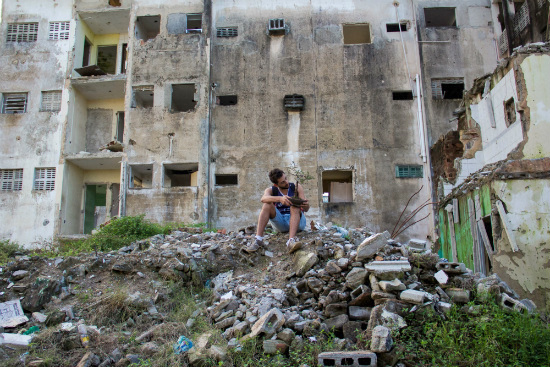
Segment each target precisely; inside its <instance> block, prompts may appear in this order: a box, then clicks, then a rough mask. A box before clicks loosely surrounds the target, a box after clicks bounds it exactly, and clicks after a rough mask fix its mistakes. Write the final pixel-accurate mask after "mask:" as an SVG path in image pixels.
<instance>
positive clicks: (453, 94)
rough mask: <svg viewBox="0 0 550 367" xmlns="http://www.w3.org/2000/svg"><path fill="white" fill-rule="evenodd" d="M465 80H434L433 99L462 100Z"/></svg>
mask: <svg viewBox="0 0 550 367" xmlns="http://www.w3.org/2000/svg"><path fill="white" fill-rule="evenodd" d="M463 93H464V79H463V78H448V79H432V97H433V99H462V95H463Z"/></svg>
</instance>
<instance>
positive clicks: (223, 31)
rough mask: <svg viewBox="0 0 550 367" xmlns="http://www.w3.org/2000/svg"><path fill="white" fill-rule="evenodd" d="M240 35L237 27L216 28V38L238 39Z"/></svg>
mask: <svg viewBox="0 0 550 367" xmlns="http://www.w3.org/2000/svg"><path fill="white" fill-rule="evenodd" d="M238 35H239V32H238V29H237V27H218V28H216V37H237V36H238Z"/></svg>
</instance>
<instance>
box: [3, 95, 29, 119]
mask: <svg viewBox="0 0 550 367" xmlns="http://www.w3.org/2000/svg"><path fill="white" fill-rule="evenodd" d="M27 97H28V94H27V93H4V94H3V95H2V113H7V114H16V113H25V112H27Z"/></svg>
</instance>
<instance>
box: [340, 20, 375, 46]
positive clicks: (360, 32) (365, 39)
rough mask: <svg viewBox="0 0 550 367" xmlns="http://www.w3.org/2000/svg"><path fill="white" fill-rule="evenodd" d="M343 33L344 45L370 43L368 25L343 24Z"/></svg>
mask: <svg viewBox="0 0 550 367" xmlns="http://www.w3.org/2000/svg"><path fill="white" fill-rule="evenodd" d="M343 31H344V44H345V45H357V44H364V43H372V38H371V31H370V24H367V23H363V24H344V25H343Z"/></svg>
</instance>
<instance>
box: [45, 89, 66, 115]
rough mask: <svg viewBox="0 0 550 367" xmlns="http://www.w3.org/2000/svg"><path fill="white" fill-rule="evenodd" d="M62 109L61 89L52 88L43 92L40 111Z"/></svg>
mask: <svg viewBox="0 0 550 367" xmlns="http://www.w3.org/2000/svg"><path fill="white" fill-rule="evenodd" d="M60 110H61V91H60V90H51V91H44V92H42V102H41V104H40V111H44V112H46V111H47V112H58V111H60Z"/></svg>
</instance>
